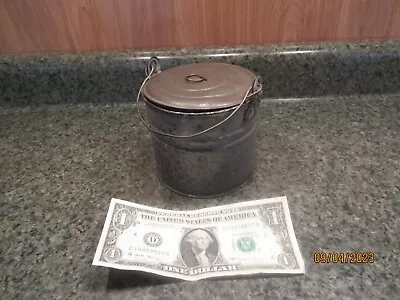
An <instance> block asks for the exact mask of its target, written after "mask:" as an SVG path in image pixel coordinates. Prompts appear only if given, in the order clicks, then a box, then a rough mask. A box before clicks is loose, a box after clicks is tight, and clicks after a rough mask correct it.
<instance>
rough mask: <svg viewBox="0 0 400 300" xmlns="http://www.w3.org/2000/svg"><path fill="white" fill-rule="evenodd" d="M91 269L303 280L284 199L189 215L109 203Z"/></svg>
mask: <svg viewBox="0 0 400 300" xmlns="http://www.w3.org/2000/svg"><path fill="white" fill-rule="evenodd" d="M93 265H96V266H103V267H109V268H115V269H121V270H136V271H145V272H150V273H154V274H158V275H162V276H168V277H174V278H179V279H184V280H190V281H194V280H199V279H203V278H208V277H217V276H237V275H248V274H257V273H260V274H261V273H264V274H278V273H280V274H304V261H303V259H302V257H301V254H300V250H299V246H298V244H297V241H296V237H295V234H294V230H293V225H292V221H291V218H290V213H289V207H288V204H287V200H286V197H278V198H271V199H263V200H256V201H249V202H242V203H235V204H231V205H223V206H216V207H211V208H204V209H199V210H192V211H175V210H165V209H159V208H154V207H149V206H145V205H140V204H136V203H132V202H128V201H123V200H119V199H112V200H111V204H110V207H109V210H108V214H107V218H106V221H105V224H104V228H103V232H102V234H101V237H100V241H99V245H98V247H97V251H96V254H95V257H94V260H93Z"/></svg>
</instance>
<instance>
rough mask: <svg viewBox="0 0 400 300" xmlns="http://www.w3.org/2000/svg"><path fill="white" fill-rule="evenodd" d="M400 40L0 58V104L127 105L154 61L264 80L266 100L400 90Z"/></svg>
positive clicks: (164, 64) (167, 65)
mask: <svg viewBox="0 0 400 300" xmlns="http://www.w3.org/2000/svg"><path fill="white" fill-rule="evenodd" d="M399 50H400V41H387V42H360V43H334V44H325V43H324V44H304V45H280V46H277V45H270V46H247V47H235V48H232V47H230V48H210V49H202V48H198V49H196V48H190V49H179V50H178V49H169V50H154V51H131V52H129V51H127V52H100V53H87V54H53V55H42V56H41V55H36V56H2V57H0V106H3V107H4V106H8V107H10V106H23V105H27V104H30V105H38V104H43V103H46V104H58V103H87V102H92V103H110V102H118V103H128V102H132V101H133V100H134V99H135V94H136V92H137V90H138V88H139V86H140V84H141V82H142V81H143V79H144V71H143V70H144V68H145V66H146V64H147V62H148V60H149V58H150V57H151V56H157V57H159V58H160V60H161V67H162V69H167V68H170V67H173V66H176V65H179V64H186V63H193V62H201V61H218V62H229V63H232V64H237V65H241V66H244V67H246V68H248V69H250V70H252V71H254V72H255V73H257V74H258V75H260V76H261V77H262V78H263V81H264V97H265V98H304V97H319V96H326V95H353V94H380V93H398V92H400V51H399Z"/></svg>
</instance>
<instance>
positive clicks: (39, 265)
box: [0, 95, 400, 299]
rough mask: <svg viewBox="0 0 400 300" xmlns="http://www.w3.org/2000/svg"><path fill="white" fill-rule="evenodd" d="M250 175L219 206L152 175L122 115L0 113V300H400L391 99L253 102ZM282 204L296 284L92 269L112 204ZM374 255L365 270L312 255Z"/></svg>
mask: <svg viewBox="0 0 400 300" xmlns="http://www.w3.org/2000/svg"><path fill="white" fill-rule="evenodd" d="M260 110H261V112H260V116H261V118H260V120H259V125H260V126H259V130H258V135H257V143H258V144H257V157H258V165H257V169H256V172H255V174H254V176H253V178H252V179H251V180H250V182H249V183H248V184H247V185H245V186H244V187H243V188H242V189H241V190H239V191H237V192H234V193H232V194H230V195H227V196H225V197H221V198H217V199H208V200H197V199H189V198H186V197H183V196H180V195H177V194H174V193H172V192H170V191H169V190H168V189H167V188H165V187H164V186H163V185H162V184H160V182H159V181H158V179H157V177H156V175H155V165H154V159H153V153H152V151H151V146H152V145H151V139H150V135H149V133H148V132H147V131H146V130H145V129H144V127H143V126H142V125H141V124H140V123H139V119H138V117H137V114H136V112H135V108H134V106H131V105H130V104H123V103H122V104H121V103H119V104H116V103H114V104H112V105H109V104H80V105H56V106H42V107H38V108H32V107H30V108H29V107H26V108H4V107H3V108H1V109H0V128H1V131H0V161H1V163H0V192H1V200H0V228H1V230H0V240H1V243H0V270H1V272H0V295H1V298H2V299H398V297H399V290H400V269H399V266H400V253H399V252H400V245H399V241H400V230H399V229H400V218H399V215H400V139H399V137H400V96H399V95H370V96H362V97H358V96H351V97H332V98H331V97H325V98H316V99H308V100H307V101H306V100H303V101H263V102H262V105H261V108H260ZM282 195H286V196H287V197H288V202H289V207H290V210H291V215H292V220H293V225H294V228H295V232H296V236H297V239H298V242H299V246H300V249H301V252H302V254H303V257H304V260H305V263H306V274H305V275H304V276H292V277H285V276H283V277H266V276H264V277H263V276H254V277H252V278H241V279H220V280H217V279H212V280H204V281H199V282H194V283H191V282H182V281H177V280H167V279H161V278H153V277H151V276H149V275H147V274H144V273H136V272H131V273H129V272H117V271H112V270H108V269H106V268H101V267H93V266H91V262H92V259H93V255H94V252H95V248H96V245H97V243H98V239H99V237H100V233H101V230H102V226H103V222H104V220H105V216H106V213H107V209H108V205H109V202H110V199H111V197H117V198H121V199H125V200H131V201H135V202H138V203H142V204H146V205H152V206H157V207H162V208H169V209H196V208H201V207H206V206H212V205H218V204H228V203H233V202H238V201H246V200H252V199H259V198H267V197H274V196H282ZM315 251H326V252H354V251H374V252H375V253H376V262H375V263H374V264H315V263H314V262H313V253H314V252H315Z"/></svg>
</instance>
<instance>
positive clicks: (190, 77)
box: [185, 74, 207, 82]
mask: <svg viewBox="0 0 400 300" xmlns="http://www.w3.org/2000/svg"><path fill="white" fill-rule="evenodd" d="M185 80H186V81H187V82H202V81H207V79H206V78H204V77H203V76H200V75H196V74H190V75H188V76H186V78H185Z"/></svg>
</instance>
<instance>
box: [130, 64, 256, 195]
mask: <svg viewBox="0 0 400 300" xmlns="http://www.w3.org/2000/svg"><path fill="white" fill-rule="evenodd" d="M146 75H147V77H146V79H145V80H144V82H143V84H142V86H141V88H140V90H139V93H138V96H137V108H138V111H139V116H140V118H141V120H142V122H143V124H144V125H145V126H146V127H147V128H148V129H149V130H150V131H151V132H152V139H153V145H154V153H155V160H156V166H157V172H158V175H159V177H160V179H161V181H162V182H163V183H164V184H165V185H166V186H167V187H169V188H170V189H171V190H173V191H175V192H178V193H181V194H185V195H188V196H193V197H214V196H218V195H221V194H225V193H227V192H230V191H232V190H235V189H237V188H239V187H241V186H242V185H243V184H244V183H245V182H246V181H247V179H248V178H249V177H250V175H251V174H252V172H253V170H254V167H255V164H256V156H255V144H256V143H255V142H256V141H255V138H256V132H255V130H256V124H257V111H258V107H259V103H260V99H259V94H260V92H261V91H262V84H261V78H260V77H258V76H256V75H255V74H253V73H252V72H250V71H249V70H247V69H245V68H242V67H239V66H235V65H230V64H224V63H197V64H187V65H181V66H178V67H174V68H171V69H168V70H166V71H162V72H161V68H160V65H159V61H158V59H157V58H154V57H153V58H152V59H151V60H150V62H149V65H148V67H147V68H146ZM141 96H142V97H141ZM140 98H142V99H143V100H144V102H145V106H146V120H145V119H144V118H143V116H142V114H141V113H140V108H139V100H140Z"/></svg>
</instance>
